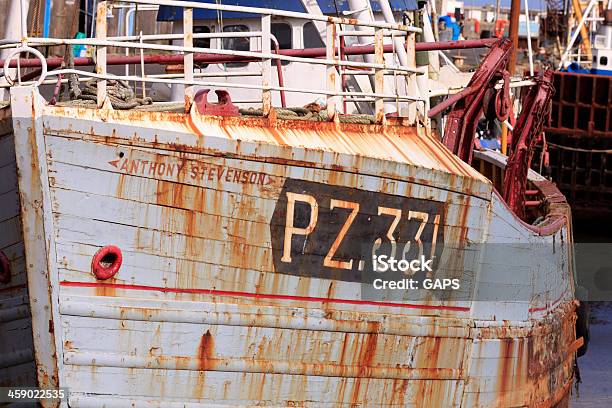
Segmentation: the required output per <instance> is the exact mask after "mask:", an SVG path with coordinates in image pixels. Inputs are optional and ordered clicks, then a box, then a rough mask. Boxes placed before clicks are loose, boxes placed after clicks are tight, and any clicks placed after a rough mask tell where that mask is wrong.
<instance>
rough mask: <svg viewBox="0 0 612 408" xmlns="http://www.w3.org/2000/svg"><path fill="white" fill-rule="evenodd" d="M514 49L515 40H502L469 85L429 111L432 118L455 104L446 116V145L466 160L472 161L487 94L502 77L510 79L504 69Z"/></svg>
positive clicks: (501, 92) (486, 57) (485, 59)
mask: <svg viewBox="0 0 612 408" xmlns="http://www.w3.org/2000/svg"><path fill="white" fill-rule="evenodd" d="M513 50H514V48H513V45H512V42H510V41H509V40H503V41H501V42H500V43H499V44H498V45H496V46H494V47H493V48H491V50H490V51H489V53H488V54H487V55H486V56H485V58H484V60H483V62H482V64H481V65H480V66H479V67H478V69H477V71H476V72H475V73H474V76H473V77H472V79H471V80H470V82H469V84H468V86H467V87H466V88H465V89H464V90H462V91H460V92H459V93H457V94H455V95H453V96H451V97H449V98H448V99H447V100H445V101H444V102H442V103H440V104H438V105H436V106H435V107H434V108H432V109H430V111H429V113H428V116H429V117H430V118H431V117H434V116H436V115H438V114H440V113H441V112H443V111H444V110H445V109H447V108H449V107H450V106H453V105H454V106H453V108H452V110H451V112H450V113H449V114H448V115H447V122H446V126H445V129H444V144H445V145H446V146H447V147H448V148H449V149H450V150H451V151H452V152H453V153H455V154H456V155H457V156H458V157H459V158H461V159H462V160H463V161H465V162H466V163H470V162H471V160H472V153H473V149H474V134H475V131H476V125H477V120H478V118H479V117H480V115H481V113H482V110H483V106H482V103H483V100H484V98H485V95H486V93H487V91H489V89H490V88H493V86H494V85H495V84H496V83H497V81H498V80H499V79H501V78H503V77H506V78H507V75H505V74H504V72H505V70H506V65H507V63H508V59H509V57H510V55H511V54H512V53H513ZM506 88H507V87H506ZM498 92H499V93H500V94H502V95H503V93H504V92H503V90H502V91H498ZM506 93H507V92H506ZM501 105H503V103H502V104H500V107H501Z"/></svg>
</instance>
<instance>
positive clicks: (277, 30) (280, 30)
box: [270, 23, 293, 65]
mask: <svg viewBox="0 0 612 408" xmlns="http://www.w3.org/2000/svg"><path fill="white" fill-rule="evenodd" d="M270 29H271V31H272V35H274V37H276V39H277V40H278V47H279V48H280V49H281V50H288V49H291V48H293V36H292V35H291V26H290V25H289V24H287V23H272V24H271V26H270ZM271 47H272V52H274V44H271ZM281 64H283V65H287V64H289V61H281Z"/></svg>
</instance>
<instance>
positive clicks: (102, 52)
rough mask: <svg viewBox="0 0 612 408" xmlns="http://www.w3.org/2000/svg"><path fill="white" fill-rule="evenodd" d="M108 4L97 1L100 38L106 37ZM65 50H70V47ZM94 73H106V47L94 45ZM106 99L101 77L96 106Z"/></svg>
mask: <svg viewBox="0 0 612 408" xmlns="http://www.w3.org/2000/svg"><path fill="white" fill-rule="evenodd" d="M107 9H108V4H107V2H106V1H101V2H100V3H98V9H97V11H96V13H97V15H96V37H97V38H98V39H100V40H104V39H106V11H107ZM66 52H72V49H71V48H70V49H69V50H67V51H66ZM96 74H100V75H106V47H104V46H98V47H96ZM105 99H106V79H101V80H99V81H98V83H97V95H96V102H97V105H98V108H101V107H102V105H104V100H105Z"/></svg>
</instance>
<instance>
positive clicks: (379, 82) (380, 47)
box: [374, 28, 397, 124]
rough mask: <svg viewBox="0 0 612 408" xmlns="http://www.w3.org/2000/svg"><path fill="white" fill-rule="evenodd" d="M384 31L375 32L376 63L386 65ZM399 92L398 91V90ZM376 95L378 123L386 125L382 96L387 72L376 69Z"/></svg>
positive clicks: (375, 103) (376, 30) (378, 29)
mask: <svg viewBox="0 0 612 408" xmlns="http://www.w3.org/2000/svg"><path fill="white" fill-rule="evenodd" d="M383 39H384V36H383V30H382V29H381V28H376V29H375V31H374V63H375V64H381V65H385V52H384V43H383ZM396 92H397V90H396ZM374 93H376V94H378V95H377V96H376V97H375V100H374V111H375V118H376V123H379V124H384V123H385V101H384V99H383V97H382V96H380V95H381V94H384V93H385V70H384V69H382V68H374Z"/></svg>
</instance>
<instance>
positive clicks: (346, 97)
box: [0, 0, 426, 123]
mask: <svg viewBox="0 0 612 408" xmlns="http://www.w3.org/2000/svg"><path fill="white" fill-rule="evenodd" d="M117 4H119V5H120V7H125V5H126V4H137V5H140V4H142V5H147V6H162V5H164V6H173V7H180V8H182V9H183V33H182V34H155V35H123V36H114V37H108V36H107V12H108V11H109V10H111V9H112V7H114V6H115V5H117ZM194 9H207V10H219V11H228V12H229V11H233V12H243V13H252V14H254V15H259V16H260V19H261V30H259V31H252V32H236V33H234V32H232V33H229V32H219V33H199V34H194V33H193V10H194ZM273 16H274V17H289V18H295V19H302V20H307V21H312V20H315V21H321V22H325V24H326V38H325V39H324V40H325V41H324V43H325V49H326V56H325V57H324V58H308V57H299V56H289V55H280V54H277V53H273V52H272V51H271V45H270V44H271V41H272V40H275V38H274V36H273V35H272V33H271V22H272V17H273ZM344 25H350V26H352V27H368V31H363V30H362V31H358V30H352V31H348V30H343V29H342V27H343V26H344ZM418 32H421V29H420V28H417V27H412V26H405V25H401V24H388V23H383V22H360V21H356V20H354V19H347V18H341V17H327V16H318V15H312V14H305V13H297V12H290V11H284V10H272V9H265V8H257V7H240V6H229V5H221V4H211V3H197V2H190V1H176V0H126V1H102V2H100V3H98V8H97V13H96V38H83V39H55V38H24V39H23V40H22V41H21V42H20V43H19V44H4V45H0V49H1V48H9V47H11V46H13V47H14V46H15V45H20V46H21V47H39V46H49V45H89V46H93V47H95V49H96V51H95V52H96V70H95V72H94V73H91V72H87V71H83V70H78V69H72V68H68V69H57V70H53V71H48V72H46V69H45V75H41V77H40V79H39V81H38V82H37V83H39V84H42V83H47V81H46V80H45V79H46V77H49V76H51V75H53V76H59V75H72V74H77V75H78V76H79V77H81V78H96V79H98V84H97V106H98V107H102V105H103V104H104V102H105V100H106V98H107V92H106V85H107V84H106V81H107V80H109V79H121V80H126V81H130V82H134V83H143V84H144V83H145V82H148V83H165V84H169V85H185V86H186V88H185V96H186V98H188V99H192V98H193V96H194V87H195V86H207V87H223V88H237V89H256V90H261V92H262V98H261V103H262V107H263V114H264V115H268V114H269V113H270V110H271V109H272V97H271V92H272V91H279V92H298V93H308V94H316V95H323V96H325V97H326V99H327V111H328V116H329V117H330V118H331V119H333V120H337V119H338V115H337V112H338V111H339V106H340V104H341V103H343V102H351V101H373V102H374V108H375V116H376V120H377V121H378V122H379V123H383V122H384V121H385V115H384V108H383V104H384V102H385V101H395V102H396V103H397V104H399V103H400V102H402V103H408V104H410V103H421V104H423V105H422V106H424V98H423V97H422V96H421V95H400V92H399V88H400V87H397V86H396V87H394V88H393V89H394V93H389V92H385V86H384V85H385V76H386V75H393V76H394V78H395V79H394V80H397V78H405V79H404V80H410V79H414V75H416V74H419V73H420V74H426V70H424V69H422V68H417V67H416V65H415V51H414V47H412V49H411V48H410V47H408V49H407V52H408V53H409V56H408V60H409V63H408V65H404V66H402V65H400V63H399V62H398V61H399V59H398V58H397V57H396V55H395V50H394V52H393V55H392V57H391V58H385V53H384V44H383V39H384V37H391V38H392V39H393V38H398V37H399V36H403V37H404V40H405V43H407V44H414V35H415V33H418ZM344 36H370V37H371V38H372V42H373V44H374V62H360V61H349V60H348V59H341V58H340V56H341V51H340V48H341V47H340V38H341V37H344ZM228 37H232V38H240V37H243V38H244V37H249V38H250V37H259V38H261V50H260V51H259V52H254V51H237V50H227V49H223V48H202V47H194V45H193V40H194V39H198V38H228ZM159 40H168V41H172V40H175V41H176V40H182V41H183V45H167V44H157V43H150V41H159ZM108 47H118V48H124V49H125V50H130V49H134V50H138V51H139V52H140V60H141V67H142V69H141V74H140V75H123V76H118V75H112V74H110V73H109V72H108V70H107V48H108ZM145 50H153V51H162V52H170V53H175V54H176V53H181V54H183V66H184V70H183V74H182V75H181V74H165V75H146V74H145V70H144V66H145V64H144V51H145ZM194 53H201V54H218V55H228V56H230V55H232V56H242V57H245V58H248V59H254V60H257V61H261V69H260V71H258V72H254V71H246V70H245V72H232V73H225V74H224V73H205V74H202V73H199V74H198V73H196V72H194V57H193V55H194ZM17 54H18V53H13V55H12V57H14V56H15V55H17ZM37 56H38V55H37ZM387 57H388V53H387ZM39 58H40V57H39ZM276 60H280V61H289V62H297V63H303V64H316V65H323V66H325V67H326V71H327V72H326V86H325V87H324V89H311V88H298V87H287V86H280V85H279V86H274V85H272V61H276ZM7 62H8V61H7ZM43 62H44V61H43ZM5 66H8V65H7V64H5ZM45 68H46V67H45ZM226 74H227V75H226ZM230 74H231V75H230ZM364 74H367V75H370V76H372V77H373V78H374V81H373V82H374V86H373V92H361V91H359V92H358V91H353V92H349V91H346V90H344V89H343V88H342V87H341V77H342V75H355V76H357V75H364ZM229 76H232V77H252V76H260V77H261V83H260V84H253V83H240V82H215V81H207V80H204V78H211V77H229ZM387 88H388V87H387ZM143 89H144V86H143Z"/></svg>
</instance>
